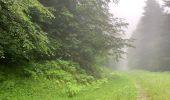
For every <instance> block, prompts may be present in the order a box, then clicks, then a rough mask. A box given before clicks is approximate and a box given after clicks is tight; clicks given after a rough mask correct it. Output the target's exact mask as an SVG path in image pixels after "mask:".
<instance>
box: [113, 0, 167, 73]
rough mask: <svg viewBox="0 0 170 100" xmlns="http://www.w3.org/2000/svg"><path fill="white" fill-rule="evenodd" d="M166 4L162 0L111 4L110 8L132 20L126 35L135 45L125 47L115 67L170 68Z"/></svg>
mask: <svg viewBox="0 0 170 100" xmlns="http://www.w3.org/2000/svg"><path fill="white" fill-rule="evenodd" d="M166 4H167V5H168V3H167V2H166ZM166 4H165V2H164V1H162V0H128V1H124V0H120V2H119V4H110V11H111V12H112V13H113V14H114V15H116V16H119V17H121V18H124V20H125V21H126V22H127V23H129V26H128V28H126V29H125V34H126V38H130V39H131V40H133V41H134V42H133V43H132V45H133V46H134V48H125V50H124V51H125V52H126V53H125V54H124V55H123V56H122V58H123V59H121V60H120V61H119V62H118V63H115V62H114V65H116V66H117V67H116V68H118V69H121V70H128V69H145V70H154V71H155V70H168V69H170V68H169V64H170V63H169V60H170V55H169V51H170V47H169V43H170V41H169V40H168V38H169V37H170V35H169V31H170V29H169V20H170V19H169V7H167V6H165V5H166ZM113 5H114V6H113ZM110 63H113V61H110ZM110 65H113V64H110Z"/></svg>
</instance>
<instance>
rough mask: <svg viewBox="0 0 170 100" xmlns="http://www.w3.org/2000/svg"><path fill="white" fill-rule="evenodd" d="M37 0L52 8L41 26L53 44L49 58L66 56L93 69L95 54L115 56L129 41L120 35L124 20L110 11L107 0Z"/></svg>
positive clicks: (124, 24)
mask: <svg viewBox="0 0 170 100" xmlns="http://www.w3.org/2000/svg"><path fill="white" fill-rule="evenodd" d="M40 2H41V3H42V4H44V5H45V6H47V7H49V8H53V9H55V10H53V14H54V16H55V17H56V18H55V19H54V20H52V22H51V23H50V24H45V25H44V30H45V31H46V32H47V33H49V36H50V38H51V39H50V40H51V42H52V45H54V51H53V52H54V55H53V56H52V57H51V58H56V57H61V58H62V59H66V60H68V59H69V60H72V61H75V62H78V63H79V64H80V67H82V68H84V69H85V70H88V71H90V70H93V68H92V66H93V64H95V60H96V56H99V55H104V56H108V55H112V56H113V57H114V60H116V59H117V58H119V57H120V56H121V55H120V54H121V53H122V52H121V48H123V47H124V46H126V45H128V40H126V39H122V35H123V34H122V33H123V30H122V28H123V27H126V25H127V23H124V22H122V20H120V19H118V18H114V17H113V15H112V14H111V13H109V8H108V4H109V1H103V0H97V1H96V0H87V1H84V0H78V1H74V0H69V1H67V0H64V1H63V0H50V1H49V2H47V1H45V0H40ZM47 27H48V28H47ZM55 45H57V47H55Z"/></svg>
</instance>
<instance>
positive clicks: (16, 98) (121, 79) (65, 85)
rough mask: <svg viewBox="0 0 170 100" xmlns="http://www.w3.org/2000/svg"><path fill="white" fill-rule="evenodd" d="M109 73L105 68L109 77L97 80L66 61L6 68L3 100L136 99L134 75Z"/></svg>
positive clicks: (1, 77)
mask: <svg viewBox="0 0 170 100" xmlns="http://www.w3.org/2000/svg"><path fill="white" fill-rule="evenodd" d="M106 73H107V74H106ZM109 73H110V71H105V73H103V74H104V76H105V78H101V79H95V78H94V77H93V76H90V75H88V74H86V73H85V72H84V71H83V70H82V69H80V68H79V67H78V66H77V65H76V64H73V63H71V62H65V61H57V62H56V61H52V62H46V63H42V64H31V66H30V65H29V66H27V67H24V68H23V69H19V68H17V69H15V68H14V69H12V70H11V68H5V69H4V68H2V69H1V71H0V100H136V90H135V87H134V84H133V81H132V80H131V78H130V77H128V76H127V75H126V74H124V73H119V72H113V73H111V74H109Z"/></svg>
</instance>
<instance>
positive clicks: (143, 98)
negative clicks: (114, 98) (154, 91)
mask: <svg viewBox="0 0 170 100" xmlns="http://www.w3.org/2000/svg"><path fill="white" fill-rule="evenodd" d="M136 89H137V95H138V96H137V100H151V99H150V97H149V96H148V95H147V94H146V92H145V90H144V89H143V88H142V87H141V85H140V84H136Z"/></svg>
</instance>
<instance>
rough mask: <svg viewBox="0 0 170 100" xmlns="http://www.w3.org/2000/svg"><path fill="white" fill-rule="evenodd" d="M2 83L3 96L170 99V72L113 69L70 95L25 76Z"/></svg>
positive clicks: (26, 99) (2, 99)
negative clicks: (101, 78) (24, 78)
mask: <svg viewBox="0 0 170 100" xmlns="http://www.w3.org/2000/svg"><path fill="white" fill-rule="evenodd" d="M22 81H24V82H21V81H17V82H16V83H17V84H14V83H13V82H12V81H11V82H8V84H6V85H9V86H8V88H6V89H3V87H4V86H2V85H1V86H0V87H1V88H0V100H170V99H169V98H170V72H148V71H130V72H118V71H117V72H113V73H112V76H111V77H109V78H108V80H107V81H106V82H103V83H102V84H100V85H97V84H93V85H89V86H88V87H86V89H84V90H82V91H79V92H78V93H77V94H76V95H74V96H72V97H68V96H67V95H65V94H63V93H64V92H63V91H62V90H60V89H59V88H58V86H57V85H56V82H53V81H47V80H41V81H32V80H28V79H27V80H22Z"/></svg>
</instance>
